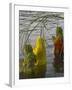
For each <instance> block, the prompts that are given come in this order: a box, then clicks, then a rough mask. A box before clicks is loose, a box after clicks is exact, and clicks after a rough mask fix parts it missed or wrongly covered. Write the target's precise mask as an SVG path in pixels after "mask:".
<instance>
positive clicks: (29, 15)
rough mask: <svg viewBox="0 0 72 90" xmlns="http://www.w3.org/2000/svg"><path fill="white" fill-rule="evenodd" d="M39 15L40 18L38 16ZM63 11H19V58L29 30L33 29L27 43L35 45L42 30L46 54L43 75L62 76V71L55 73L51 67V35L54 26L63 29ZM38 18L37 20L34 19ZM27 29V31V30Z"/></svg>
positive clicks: (52, 55) (52, 56)
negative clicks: (45, 67) (44, 72)
mask: <svg viewBox="0 0 72 90" xmlns="http://www.w3.org/2000/svg"><path fill="white" fill-rule="evenodd" d="M40 17H41V18H40ZM60 17H64V13H62V12H37V11H36V12H35V11H23V10H20V11H19V58H20V59H21V58H23V53H22V51H23V50H22V49H23V46H24V43H25V40H27V38H28V34H29V33H30V31H31V30H34V31H33V32H32V33H31V34H30V36H29V39H28V40H29V41H28V42H29V43H30V44H31V45H32V46H33V47H35V44H36V43H35V42H36V39H37V37H38V36H40V30H42V31H43V35H44V38H45V40H46V56H47V70H46V75H45V77H62V76H64V73H57V72H55V70H54V67H53V61H54V46H53V41H52V36H54V35H55V34H56V27H57V25H58V26H61V27H62V28H63V30H64V20H63V18H60ZM36 18H38V19H37V20H35V19H36ZM34 20H35V21H34ZM44 25H45V26H46V27H44ZM27 30H28V32H27Z"/></svg>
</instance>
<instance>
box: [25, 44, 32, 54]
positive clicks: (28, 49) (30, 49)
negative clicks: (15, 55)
mask: <svg viewBox="0 0 72 90" xmlns="http://www.w3.org/2000/svg"><path fill="white" fill-rule="evenodd" d="M24 51H25V53H26V54H28V53H30V52H31V53H32V46H31V45H30V44H26V45H25V47H24Z"/></svg>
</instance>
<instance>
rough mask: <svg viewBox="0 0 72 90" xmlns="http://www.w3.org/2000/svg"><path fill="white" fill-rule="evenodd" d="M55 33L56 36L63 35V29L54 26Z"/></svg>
mask: <svg viewBox="0 0 72 90" xmlns="http://www.w3.org/2000/svg"><path fill="white" fill-rule="evenodd" d="M56 35H57V36H58V35H63V30H62V28H61V27H57V28H56Z"/></svg>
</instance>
